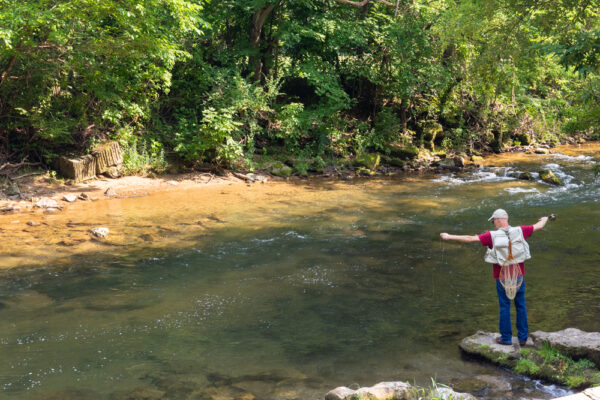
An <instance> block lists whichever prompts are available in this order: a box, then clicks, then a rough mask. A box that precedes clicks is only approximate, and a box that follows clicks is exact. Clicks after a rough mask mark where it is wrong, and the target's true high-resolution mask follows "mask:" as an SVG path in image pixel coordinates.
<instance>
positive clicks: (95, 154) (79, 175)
mask: <svg viewBox="0 0 600 400" xmlns="http://www.w3.org/2000/svg"><path fill="white" fill-rule="evenodd" d="M122 164H123V155H122V154H121V147H120V146H119V143H117V142H105V143H101V144H99V145H97V146H96V147H94V148H93V149H92V151H91V154H86V155H84V156H75V157H68V156H62V157H60V158H59V160H58V171H59V172H60V174H61V175H62V176H64V177H65V178H68V179H73V180H75V181H83V180H86V179H92V178H95V177H96V175H97V174H108V175H109V176H110V177H112V178H115V177H118V176H120V174H121V168H122Z"/></svg>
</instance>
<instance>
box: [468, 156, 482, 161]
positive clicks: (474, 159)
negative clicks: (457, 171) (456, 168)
mask: <svg viewBox="0 0 600 400" xmlns="http://www.w3.org/2000/svg"><path fill="white" fill-rule="evenodd" d="M471 161H473V162H479V161H483V157H481V156H476V155H473V156H471Z"/></svg>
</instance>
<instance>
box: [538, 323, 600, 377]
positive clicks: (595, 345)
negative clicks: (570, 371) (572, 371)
mask: <svg viewBox="0 0 600 400" xmlns="http://www.w3.org/2000/svg"><path fill="white" fill-rule="evenodd" d="M531 337H532V338H533V339H534V340H535V342H536V345H538V346H539V344H540V343H548V344H549V345H550V346H552V347H554V348H556V349H557V350H559V351H560V352H561V353H563V354H566V355H567V356H569V357H571V358H574V359H581V358H585V359H588V360H590V361H592V362H593V363H594V364H596V366H597V367H599V368H600V332H585V331H582V330H579V329H577V328H567V329H563V330H562V331H557V332H543V331H536V332H533V333H532V334H531Z"/></svg>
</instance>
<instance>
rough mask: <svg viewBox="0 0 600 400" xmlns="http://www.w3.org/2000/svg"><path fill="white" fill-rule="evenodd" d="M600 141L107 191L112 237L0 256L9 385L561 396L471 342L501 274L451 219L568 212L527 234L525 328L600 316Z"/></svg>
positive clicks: (121, 392)
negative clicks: (475, 164) (407, 170)
mask: <svg viewBox="0 0 600 400" xmlns="http://www.w3.org/2000/svg"><path fill="white" fill-rule="evenodd" d="M599 154H600V147H599V146H598V145H590V146H582V147H564V148H561V149H559V151H558V152H557V153H555V154H550V155H514V154H507V155H501V156H498V157H491V158H489V159H488V160H487V161H486V164H485V165H483V166H481V167H480V168H474V169H469V170H467V171H465V172H462V173H448V174H442V175H425V176H412V177H411V176H408V177H407V176H403V177H390V178H379V179H369V180H355V181H352V182H334V181H322V180H306V181H298V182H292V183H269V184H266V185H254V186H252V187H246V186H244V185H239V186H240V187H238V188H236V187H234V186H224V187H222V188H220V189H214V190H213V192H212V194H211V195H210V196H207V191H206V190H204V189H198V190H189V191H186V193H184V194H181V193H179V194H174V193H166V194H165V193H163V194H155V195H151V196H149V197H147V198H138V199H122V200H111V201H110V202H105V203H102V204H103V205H95V206H94V207H96V209H95V210H94V215H93V218H95V219H96V220H97V222H106V221H113V224H114V227H113V226H111V232H116V233H115V235H116V236H117V237H118V236H119V233H118V231H119V229H120V230H121V231H122V236H121V239H120V241H119V243H116V244H115V245H114V246H105V247H102V248H101V249H100V250H98V249H93V248H90V249H84V250H85V251H82V252H80V253H73V254H69V256H68V257H67V258H66V259H61V258H60V252H61V247H60V246H59V245H55V246H54V249H55V250H54V251H55V253H56V254H54V257H50V256H49V255H48V254H45V255H44V257H45V258H44V260H47V261H45V262H44V265H41V266H40V265H38V264H39V262H36V263H35V264H36V265H35V266H34V265H33V264H34V263H32V265H31V266H29V265H28V264H27V262H26V261H24V262H22V263H21V265H20V266H19V267H16V268H12V269H8V270H1V271H0V355H1V360H2V362H1V363H0V397H1V398H6V399H50V398H61V399H69V398H72V399H126V398H135V397H134V396H135V395H137V396H138V397H140V398H143V397H141V396H142V395H145V396H146V397H145V398H165V399H217V398H219V399H226V398H231V399H240V400H241V399H245V400H251V399H252V398H253V397H254V398H256V399H320V398H323V396H324V394H325V393H326V392H327V391H328V390H330V389H332V388H334V387H336V386H340V385H345V386H350V387H356V386H371V385H374V384H375V383H377V382H381V381H389V380H402V381H408V382H410V383H417V384H421V385H428V384H430V383H431V380H432V379H434V380H435V381H436V382H438V383H441V384H446V385H449V386H451V387H453V388H454V389H456V390H458V391H468V392H471V393H472V394H474V395H475V396H477V397H478V398H482V399H549V398H553V397H557V396H560V395H565V394H568V393H570V391H568V390H566V389H564V388H560V387H557V386H554V385H549V384H546V383H543V382H539V381H535V380H529V379H526V378H523V377H520V376H517V375H514V374H512V373H511V372H509V371H506V370H503V369H499V368H497V367H495V366H492V365H488V364H485V363H481V362H478V361H475V360H470V359H468V358H465V357H464V356H463V355H461V353H460V351H459V349H458V343H459V342H460V340H461V339H462V338H463V337H465V336H468V335H471V334H473V333H474V332H476V331H477V330H485V331H497V329H498V328H497V313H498V305H497V299H496V294H495V282H494V280H493V278H492V270H491V266H489V265H486V264H485V263H484V262H483V254H484V249H483V248H482V247H481V246H480V245H478V244H470V245H466V244H459V243H449V242H444V243H442V242H441V240H440V238H439V233H440V232H444V231H445V232H450V233H456V234H478V233H482V232H485V231H486V230H489V229H492V228H493V226H492V225H491V224H490V223H489V222H488V221H487V218H488V217H489V216H490V215H491V213H492V211H493V210H494V209H496V208H504V209H506V210H507V211H508V213H509V215H510V221H509V222H511V223H512V224H514V225H517V224H518V225H529V224H533V223H535V222H536V221H537V220H538V218H539V217H541V216H543V215H548V214H550V213H554V214H556V215H557V219H556V220H555V221H553V222H549V223H548V225H547V226H546V228H545V229H543V230H541V231H537V232H535V233H534V234H533V236H532V237H531V238H530V239H529V240H528V242H529V244H530V247H531V252H532V255H533V258H532V260H530V261H529V262H527V264H526V268H527V273H526V280H527V305H528V311H529V321H530V329H531V330H532V331H535V330H545V331H554V330H560V329H564V328H567V327H577V328H579V329H582V330H587V331H600V301H599V300H600V268H599V266H600V251H599V248H598V237H599V234H600V207H599V205H600V204H599V201H600V178H599V177H596V176H595V175H594V173H593V170H592V165H593V164H594V162H595V159H597V158H598V156H599ZM542 168H547V169H551V170H552V171H553V172H554V173H555V174H556V175H557V177H558V178H559V179H560V180H561V181H562V183H563V184H562V185H561V186H557V187H555V186H550V185H548V184H545V183H543V182H541V181H539V179H538V178H539V177H538V174H537V172H538V171H539V170H540V169H542ZM523 171H529V172H532V175H533V177H534V180H533V181H523V180H519V179H517V178H516V177H517V176H518V175H519V173H520V172H523ZM177 196H179V197H177ZM102 207H105V208H106V209H103V208H102ZM74 215H77V214H74ZM48 218H50V219H51V218H54V217H48ZM79 218H81V220H84V219H85V218H86V214H85V213H82V214H81V215H80V216H79ZM88 218H89V215H88ZM49 221H50V220H49ZM114 221H117V222H114ZM70 223H71V224H72V226H78V225H77V221H75V222H73V221H71V222H70ZM144 232H145V233H144ZM148 232H150V233H148ZM143 234H145V235H150V236H151V238H154V240H155V241H156V242H158V243H163V244H164V243H167V244H168V245H163V246H145V247H144V246H142V245H141V243H147V242H148V240H143V241H140V240H139V237H142V235H143ZM146 239H147V238H146ZM16 247H18V243H17V245H16ZM17 253H18V252H17V250H15V255H14V257H17V256H19V257H21V256H23V255H19V254H17ZM25 256H26V255H25ZM25 256H23V257H25ZM26 259H27V258H26V257H25V260H26ZM32 259H33V255H32ZM38 261H39V260H38ZM11 262H12V261H11ZM513 314H514V309H513ZM513 318H514V316H513ZM513 326H514V325H513ZM150 396H154V397H150ZM160 396H162V397H160Z"/></svg>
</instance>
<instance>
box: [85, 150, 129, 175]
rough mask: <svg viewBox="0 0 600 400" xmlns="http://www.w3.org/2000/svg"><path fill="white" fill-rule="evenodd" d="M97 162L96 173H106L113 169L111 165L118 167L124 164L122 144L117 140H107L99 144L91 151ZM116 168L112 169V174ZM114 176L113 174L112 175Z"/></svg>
mask: <svg viewBox="0 0 600 400" xmlns="http://www.w3.org/2000/svg"><path fill="white" fill-rule="evenodd" d="M91 153H92V156H93V157H94V160H95V162H96V173H97V174H104V173H107V172H109V171H110V170H111V167H117V171H118V167H119V166H121V165H122V164H123V155H122V154H121V146H119V143H117V142H105V143H101V144H99V145H97V146H96V147H94V148H93V149H92V151H91ZM113 172H114V169H113V170H112V171H110V174H111V175H112V174H113ZM111 177H112V176H111Z"/></svg>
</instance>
